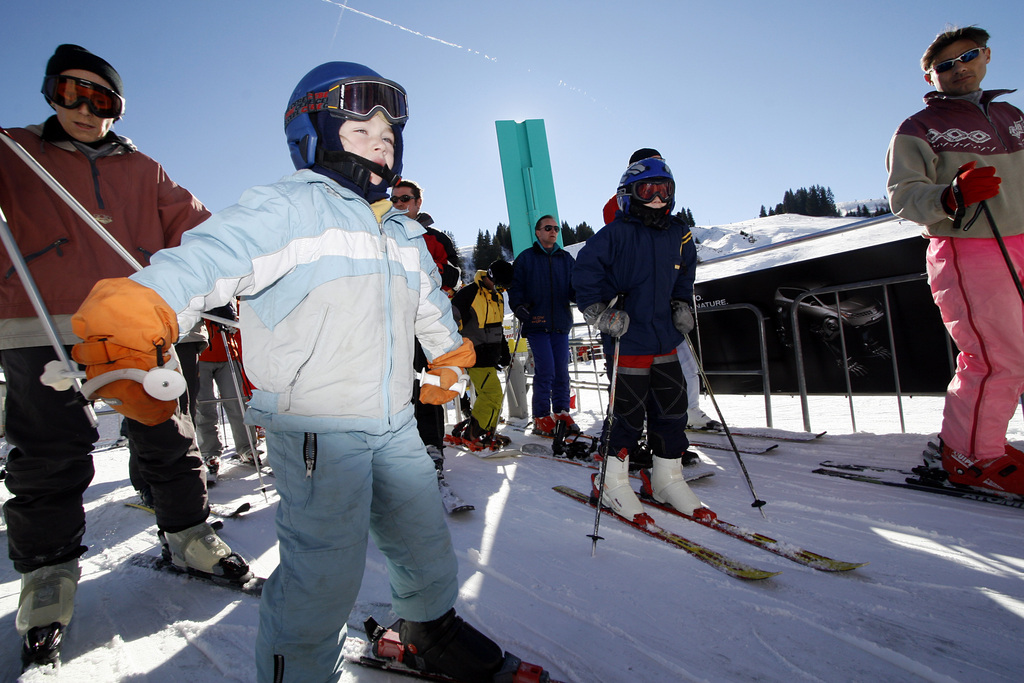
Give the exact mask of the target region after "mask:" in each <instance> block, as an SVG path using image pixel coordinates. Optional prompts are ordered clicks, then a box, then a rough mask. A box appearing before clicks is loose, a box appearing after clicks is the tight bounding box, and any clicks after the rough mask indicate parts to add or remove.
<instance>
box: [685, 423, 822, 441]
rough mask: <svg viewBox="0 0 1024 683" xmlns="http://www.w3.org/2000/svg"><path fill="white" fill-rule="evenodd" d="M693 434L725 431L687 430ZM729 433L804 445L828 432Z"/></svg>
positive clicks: (744, 430)
mask: <svg viewBox="0 0 1024 683" xmlns="http://www.w3.org/2000/svg"><path fill="white" fill-rule="evenodd" d="M686 431H687V432H689V433H691V434H716V435H720V436H725V430H724V429H687V430H686ZM729 433H730V434H732V435H733V436H742V437H744V438H750V439H768V440H770V441H792V442H794V443H803V442H806V441H815V440H817V439H820V438H821V437H823V436H825V434H827V433H828V432H794V431H790V430H788V429H773V428H771V427H729Z"/></svg>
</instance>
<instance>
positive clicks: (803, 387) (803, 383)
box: [789, 273, 955, 433]
mask: <svg viewBox="0 0 1024 683" xmlns="http://www.w3.org/2000/svg"><path fill="white" fill-rule="evenodd" d="M927 279H928V276H927V274H926V273H919V274H915V275H900V276H896V277H889V278H881V279H878V280H864V281H862V282H854V283H849V284H843V285H834V286H831V287H820V288H818V289H812V290H809V291H806V292H803V293H802V294H800V295H799V296H797V297H796V298H794V299H793V303H792V304H790V310H789V318H790V329H792V331H793V355H794V360H795V361H796V374H797V387H798V389H799V392H800V410H801V414H802V416H803V424H804V430H805V431H808V432H809V431H811V416H810V407H809V402H808V392H807V371H806V369H805V367H804V356H803V342H802V340H801V335H800V328H799V326H798V322H799V315H800V303H801V302H802V301H803V300H804V299H807V298H810V297H812V296H817V297H821V296H822V295H827V294H832V295H834V296H835V308H834V309H833V310H834V311H835V314H836V319H837V321H838V322H839V343H840V349H841V353H842V364H843V372H844V375H845V380H846V398H847V402H848V403H849V406H850V422H851V424H852V427H853V431H855V432H856V431H857V415H856V411H855V409H854V405H853V385H852V381H851V371H850V365H849V354H848V353H847V346H846V331H845V327H846V326H845V325H844V324H843V323H842V320H843V318H842V315H841V312H840V307H839V293H840V292H852V291H857V290H861V289H870V288H875V287H881V288H882V293H883V304H884V310H885V316H884V317H885V325H886V331H887V333H888V340H889V352H890V359H891V363H890V365H891V367H892V378H893V389H894V394H895V396H896V404H897V407H898V410H899V416H900V431H901V433H906V420H905V417H904V413H903V392H902V389H901V386H900V372H899V369H900V368H899V357H898V354H897V353H896V342H895V335H894V333H893V326H892V312H891V308H890V305H889V289H890V287H892V286H893V285H898V284H904V283H908V282H918V281H927ZM946 351H947V354H948V356H949V358H950V368H951V369H952V368H953V367H954V362H955V361H954V360H953V357H954V354H953V349H952V344H951V343H950V340H949V336H948V335H946Z"/></svg>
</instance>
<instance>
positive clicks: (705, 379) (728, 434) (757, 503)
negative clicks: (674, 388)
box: [683, 335, 768, 519]
mask: <svg viewBox="0 0 1024 683" xmlns="http://www.w3.org/2000/svg"><path fill="white" fill-rule="evenodd" d="M683 337H684V338H685V339H686V343H687V345H689V347H690V353H692V354H693V361H694V362H695V363H696V364H697V372H698V373H700V378H701V381H703V382H704V388H705V389H706V390H707V392H708V396H709V397H710V398H711V404H712V405H713V406H715V412H716V413H717V414H718V420H719V421H720V422H721V423H722V429H723V430H724V431H725V436H726V437H727V438H728V439H729V445H730V446H732V452H733V453H735V454H736V460H737V462H739V464H740V470H741V471H742V472H743V477H744V478H745V479H746V480H747V488H749V489H750V494H751V495H752V496H754V502H753V503H751V504H750V507H752V508H757V509H758V510H759V511H760V512H761V516H762V517H763V518H765V519H768V515H766V514H764V506H765V505H767V503H766V502H765V501H763V500H761V499H760V498H758V496H757V492H756V491H755V490H754V482H752V481H751V480H750V473H749V472H747V466H746V465H745V464H744V463H743V456H741V455H740V449H739V448H738V447H737V446H736V440H735V439H734V438H733V436H732V432H731V431H730V430H729V423H728V422H726V421H725V415H723V414H722V409H721V408H719V407H718V400H717V399H716V398H715V392H713V391H712V390H711V382H709V381H708V377H707V375H705V374H704V365H703V363H701V362H700V359H699V358H697V350H696V349H695V348H693V342H691V341H690V336H689V335H683Z"/></svg>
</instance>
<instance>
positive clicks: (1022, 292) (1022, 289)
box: [964, 200, 1024, 303]
mask: <svg viewBox="0 0 1024 683" xmlns="http://www.w3.org/2000/svg"><path fill="white" fill-rule="evenodd" d="M981 209H982V211H984V212H985V218H987V219H988V224H989V227H991V228H992V234H993V235H994V236H995V238H996V243H998V244H999V251H1001V252H1003V260H1004V261H1006V267H1007V268H1008V269H1009V271H1010V277H1011V278H1013V284H1014V285H1016V287H1017V294H1018V295H1019V296H1020V300H1021V303H1024V286H1021V283H1020V278H1019V277H1017V269H1016V268H1015V267H1014V265H1013V259H1011V258H1010V252H1009V251H1007V250H1006V242H1004V241H1003V236H1002V235H1001V234H1000V233H999V228H998V227H997V226H996V219H995V218H994V217H993V216H992V211H991V210H990V209H989V208H988V202H987V201H985V200H982V202H981ZM967 227H970V225H968V226H967ZM964 229H965V230H966V229H967V228H964Z"/></svg>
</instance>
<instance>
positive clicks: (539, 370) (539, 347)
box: [508, 215, 580, 436]
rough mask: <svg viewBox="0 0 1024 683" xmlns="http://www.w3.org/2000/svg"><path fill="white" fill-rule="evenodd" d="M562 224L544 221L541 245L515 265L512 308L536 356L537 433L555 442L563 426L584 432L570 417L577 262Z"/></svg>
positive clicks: (538, 230)
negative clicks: (561, 237) (562, 242)
mask: <svg viewBox="0 0 1024 683" xmlns="http://www.w3.org/2000/svg"><path fill="white" fill-rule="evenodd" d="M558 231H559V228H558V221H557V220H556V219H555V217H554V216H551V215H547V216H541V217H540V219H539V220H538V221H537V223H536V225H534V235H535V240H534V242H533V244H532V245H531V246H530V247H529V248H528V249H524V250H523V252H522V253H520V254H519V255H518V256H517V257H516V260H515V264H514V266H515V267H514V269H513V274H512V286H511V287H510V288H509V290H508V302H509V306H510V307H511V308H512V310H513V312H514V313H515V316H516V317H517V318H518V319H519V321H520V325H522V334H523V337H525V338H526V340H527V341H528V342H529V344H530V350H531V351H532V352H533V360H534V374H533V398H532V399H531V406H530V407H531V412H532V413H533V433H534V434H540V435H541V436H554V433H555V425H556V423H557V422H558V421H561V422H564V423H565V425H566V433H574V432H575V433H578V432H579V431H580V429H579V427H577V426H576V422H575V421H574V420H573V419H572V416H571V415H570V414H569V332H571V331H572V322H573V320H572V310H571V309H570V308H569V304H570V303H572V302H574V301H575V300H576V294H575V292H573V289H572V268H573V263H574V261H573V258H572V256H571V255H570V254H569V252H567V251H566V250H565V249H562V248H561V247H560V246H559V245H558Z"/></svg>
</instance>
